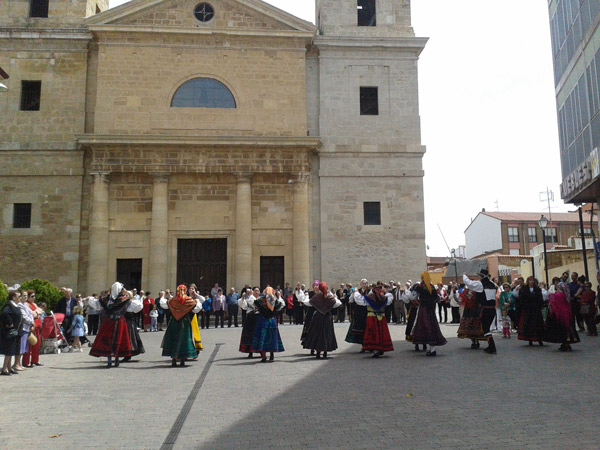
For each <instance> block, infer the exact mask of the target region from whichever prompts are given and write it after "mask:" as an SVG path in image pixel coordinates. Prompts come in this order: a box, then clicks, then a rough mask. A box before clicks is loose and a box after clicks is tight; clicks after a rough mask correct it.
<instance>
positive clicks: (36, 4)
mask: <svg viewBox="0 0 600 450" xmlns="http://www.w3.org/2000/svg"><path fill="white" fill-rule="evenodd" d="M48 2H49V0H31V3H30V7H29V17H48Z"/></svg>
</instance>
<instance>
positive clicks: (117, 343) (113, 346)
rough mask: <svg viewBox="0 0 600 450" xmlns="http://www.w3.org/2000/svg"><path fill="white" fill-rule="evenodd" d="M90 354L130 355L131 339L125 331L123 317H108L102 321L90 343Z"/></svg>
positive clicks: (125, 325) (107, 355) (99, 355)
mask: <svg viewBox="0 0 600 450" xmlns="http://www.w3.org/2000/svg"><path fill="white" fill-rule="evenodd" d="M90 356H96V357H101V356H104V357H109V356H115V357H123V358H125V357H128V356H132V352H131V341H130V340H129V332H128V331H127V323H126V322H125V317H120V318H119V319H117V320H112V319H109V318H108V317H107V318H106V319H104V320H103V321H102V325H101V326H100V330H99V331H98V335H97V336H96V339H95V340H94V343H93V344H92V349H91V350H90Z"/></svg>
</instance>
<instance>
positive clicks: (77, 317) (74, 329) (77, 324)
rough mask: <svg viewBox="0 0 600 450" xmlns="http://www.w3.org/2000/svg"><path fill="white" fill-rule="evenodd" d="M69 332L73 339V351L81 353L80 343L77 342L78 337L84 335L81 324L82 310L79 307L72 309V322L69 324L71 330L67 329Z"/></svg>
mask: <svg viewBox="0 0 600 450" xmlns="http://www.w3.org/2000/svg"><path fill="white" fill-rule="evenodd" d="M69 332H70V333H71V336H72V337H73V349H75V350H74V351H76V352H80V353H81V352H82V351H83V350H82V348H81V342H80V340H79V338H80V337H82V336H83V335H84V324H83V308H82V307H81V306H76V307H75V308H73V322H72V323H71V328H69Z"/></svg>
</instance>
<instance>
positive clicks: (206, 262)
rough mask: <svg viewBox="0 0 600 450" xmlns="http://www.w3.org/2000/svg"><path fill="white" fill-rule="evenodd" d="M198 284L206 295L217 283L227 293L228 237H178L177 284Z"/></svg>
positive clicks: (201, 291)
mask: <svg viewBox="0 0 600 450" xmlns="http://www.w3.org/2000/svg"><path fill="white" fill-rule="evenodd" d="M190 283H194V284H196V286H198V288H199V289H200V293H201V294H202V295H205V294H206V293H207V292H210V290H211V289H212V288H213V286H214V285H215V283H219V286H220V287H222V288H223V292H224V293H227V292H228V289H227V287H226V286H227V239H178V240H177V286H179V285H180V284H185V285H189V284H190Z"/></svg>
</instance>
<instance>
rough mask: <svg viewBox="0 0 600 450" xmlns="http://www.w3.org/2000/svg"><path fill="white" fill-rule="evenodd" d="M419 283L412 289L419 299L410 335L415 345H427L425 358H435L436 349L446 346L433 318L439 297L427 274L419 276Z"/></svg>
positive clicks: (438, 326) (435, 319) (444, 339)
mask: <svg viewBox="0 0 600 450" xmlns="http://www.w3.org/2000/svg"><path fill="white" fill-rule="evenodd" d="M421 280H422V281H421V283H419V284H417V285H416V286H414V287H413V291H414V292H416V294H417V295H418V297H419V311H418V313H417V319H416V322H415V326H414V328H413V333H412V342H413V344H415V345H419V344H423V345H429V350H427V356H436V354H437V353H436V349H435V348H436V347H438V346H441V345H446V344H447V343H448V341H447V340H446V338H445V337H444V336H443V335H442V332H441V330H440V325H439V324H438V321H437V318H436V317H435V305H436V303H437V302H438V301H439V296H438V294H437V292H436V290H435V287H434V286H433V284H431V280H430V278H429V272H423V273H422V274H421Z"/></svg>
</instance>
